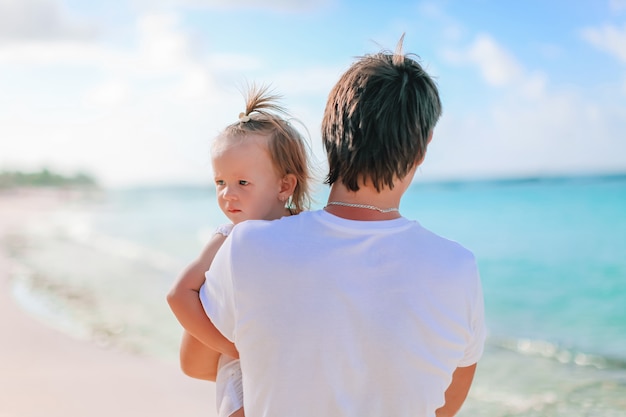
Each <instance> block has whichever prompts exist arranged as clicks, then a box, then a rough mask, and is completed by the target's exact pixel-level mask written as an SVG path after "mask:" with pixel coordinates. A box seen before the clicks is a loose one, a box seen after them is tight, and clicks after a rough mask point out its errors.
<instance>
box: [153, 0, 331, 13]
mask: <svg viewBox="0 0 626 417" xmlns="http://www.w3.org/2000/svg"><path fill="white" fill-rule="evenodd" d="M145 3H146V4H151V5H154V4H155V3H156V4H160V5H176V6H183V7H192V8H206V9H222V10H225V9H229V10H238V9H254V10H258V9H263V10H270V11H278V12H300V11H311V10H316V9H320V8H322V7H326V6H327V5H329V4H332V3H334V0H266V1H263V2H259V1H257V0H156V1H155V0H148V1H147V2H145Z"/></svg>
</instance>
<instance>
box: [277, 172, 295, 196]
mask: <svg viewBox="0 0 626 417" xmlns="http://www.w3.org/2000/svg"><path fill="white" fill-rule="evenodd" d="M296 185H298V179H297V178H296V176H295V175H294V174H287V175H285V176H284V177H283V179H282V180H280V191H279V193H278V199H279V200H281V201H287V199H288V198H289V197H291V195H292V194H293V192H294V190H295V189H296Z"/></svg>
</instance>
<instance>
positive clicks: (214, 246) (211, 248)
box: [167, 234, 239, 369]
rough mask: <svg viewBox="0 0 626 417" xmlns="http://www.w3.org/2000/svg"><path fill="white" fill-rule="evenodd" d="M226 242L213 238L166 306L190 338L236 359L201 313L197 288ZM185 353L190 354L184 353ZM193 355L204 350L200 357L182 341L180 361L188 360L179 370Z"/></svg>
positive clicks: (193, 346) (230, 346) (184, 365)
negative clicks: (168, 306)
mask: <svg viewBox="0 0 626 417" xmlns="http://www.w3.org/2000/svg"><path fill="white" fill-rule="evenodd" d="M225 239H226V237H225V236H223V235H221V234H215V235H213V237H212V238H211V240H210V241H209V243H208V244H207V246H206V247H205V248H204V250H203V251H202V253H201V254H200V257H198V259H196V260H195V261H194V262H192V263H191V265H189V266H188V267H187V268H186V269H185V270H184V271H183V273H182V274H181V275H180V277H179V278H178V279H177V280H176V283H175V284H174V287H173V288H172V289H171V290H170V292H169V293H168V295H167V302H168V303H169V305H170V308H171V309H172V312H173V313H174V315H175V316H176V318H177V319H178V321H179V322H180V324H181V325H182V326H183V328H184V329H185V330H186V332H187V333H189V335H190V336H193V337H194V338H195V339H197V340H198V341H200V342H201V343H202V344H204V345H206V347H207V348H209V349H212V350H214V351H217V352H219V353H225V354H227V355H229V356H232V357H235V358H236V357H239V354H238V352H237V349H236V348H235V345H234V344H233V343H231V342H230V341H229V340H228V339H226V338H225V337H224V336H223V335H222V334H221V333H220V332H219V330H217V329H216V328H215V326H214V325H213V323H212V322H211V320H210V319H209V318H208V317H207V315H206V313H205V312H204V308H203V307H202V303H201V302H200V296H199V291H200V287H201V286H202V284H203V283H204V273H205V272H206V271H207V270H208V269H209V267H210V266H211V262H213V258H214V257H215V254H216V253H217V251H218V249H219V248H220V247H221V246H222V243H224V240H225ZM187 349H190V350H189V351H187ZM194 352H195V353H194ZM196 354H197V355H200V356H204V355H207V354H208V353H207V351H206V350H205V351H204V352H203V353H199V349H198V346H197V344H192V343H191V342H189V339H188V338H187V339H183V343H182V344H181V361H182V360H189V361H190V362H189V363H182V362H181V367H182V368H183V369H188V368H189V366H188V365H191V362H193V361H195V360H196V359H197V357H196ZM212 362H214V361H212Z"/></svg>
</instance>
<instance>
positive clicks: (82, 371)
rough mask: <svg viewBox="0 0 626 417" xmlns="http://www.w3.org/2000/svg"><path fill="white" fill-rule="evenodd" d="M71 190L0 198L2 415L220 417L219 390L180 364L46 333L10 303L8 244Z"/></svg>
mask: <svg viewBox="0 0 626 417" xmlns="http://www.w3.org/2000/svg"><path fill="white" fill-rule="evenodd" d="M74 197H75V196H74V195H73V193H72V192H71V191H70V192H69V193H68V191H67V190H55V189H45V190H40V189H20V190H10V191H8V192H6V191H1V192H0V241H2V245H1V246H0V328H1V329H2V330H3V338H2V339H3V341H2V343H0V416H2V417H13V416H16V417H17V416H20V417H22V416H24V417H26V416H28V417H38V416H42V417H44V416H45V417H56V416H59V417H60V416H63V417H83V416H86V415H88V416H93V417H99V416H102V417H105V416H106V417H110V416H112V415H150V416H153V417H160V416H163V417H165V416H172V415H189V416H194V415H197V416H214V415H216V413H215V387H214V384H213V383H208V382H205V381H199V380H193V379H191V378H189V377H186V376H185V375H183V373H182V372H181V371H180V370H179V368H178V366H177V364H176V363H175V361H166V360H164V359H161V358H156V357H152V356H148V355H136V354H132V353H129V352H124V351H120V350H113V349H107V348H105V347H102V346H98V345H97V344H95V343H93V342H88V341H84V340H79V339H76V338H73V337H72V336H69V335H68V334H65V333H62V332H61V331H59V330H57V329H54V328H52V327H49V326H47V325H46V324H44V323H43V322H42V321H41V320H39V319H38V318H37V317H34V316H32V315H30V314H29V313H27V312H26V311H24V310H23V309H22V308H21V307H20V306H19V305H18V304H17V302H16V300H15V299H14V298H13V297H12V295H11V293H12V283H11V274H12V273H13V272H14V271H15V268H16V267H17V264H16V262H15V261H13V260H12V259H11V255H10V253H7V249H6V245H5V244H4V243H5V241H6V239H7V238H8V237H10V236H12V235H15V234H16V233H18V232H19V231H20V230H23V228H25V227H28V226H29V225H31V221H32V220H33V219H38V220H41V219H42V218H44V217H45V216H46V214H47V213H50V212H51V211H53V210H55V209H57V208H60V207H62V206H63V205H66V204H68V203H69V202H70V201H71V200H72V199H73V198H74Z"/></svg>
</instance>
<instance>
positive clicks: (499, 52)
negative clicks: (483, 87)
mask: <svg viewBox="0 0 626 417" xmlns="http://www.w3.org/2000/svg"><path fill="white" fill-rule="evenodd" d="M465 57H466V59H467V60H468V61H469V62H471V63H472V64H474V65H476V66H477V67H478V68H479V69H480V72H481V74H482V76H483V78H484V79H485V81H486V82H487V83H488V84H490V85H494V86H504V85H507V84H511V83H512V82H513V81H515V80H516V79H519V77H520V76H521V74H522V68H521V66H520V65H519V64H518V63H517V61H516V60H515V58H514V57H513V56H512V55H511V54H509V53H508V52H507V51H506V50H504V48H502V47H501V46H500V45H498V43H497V42H496V41H495V40H494V39H493V38H491V37H490V36H489V35H479V36H477V37H476V39H475V40H474V42H473V43H472V45H471V46H470V47H469V49H468V50H467V52H466V55H465Z"/></svg>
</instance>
